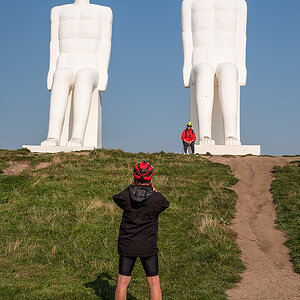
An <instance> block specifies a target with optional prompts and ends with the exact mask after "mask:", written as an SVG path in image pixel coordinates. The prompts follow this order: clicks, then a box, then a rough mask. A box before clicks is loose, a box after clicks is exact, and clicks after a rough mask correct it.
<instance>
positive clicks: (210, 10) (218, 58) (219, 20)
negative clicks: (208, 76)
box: [191, 0, 240, 65]
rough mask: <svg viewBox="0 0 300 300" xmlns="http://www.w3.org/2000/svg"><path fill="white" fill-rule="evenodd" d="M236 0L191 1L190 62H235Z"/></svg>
mask: <svg viewBox="0 0 300 300" xmlns="http://www.w3.org/2000/svg"><path fill="white" fill-rule="evenodd" d="M238 1H240V0H193V3H192V7H191V9H192V32H193V65H195V64H197V63H199V62H211V63H213V64H219V63H222V62H231V63H236V61H237V53H236V34H237V25H238V24H237V22H238Z"/></svg>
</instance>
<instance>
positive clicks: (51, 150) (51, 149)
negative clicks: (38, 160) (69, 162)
mask: <svg viewBox="0 0 300 300" xmlns="http://www.w3.org/2000/svg"><path fill="white" fill-rule="evenodd" d="M23 148H26V149H29V150H30V151H31V152H36V153H59V152H74V151H89V150H94V149H95V147H88V146H83V147H67V146H57V147H42V146H26V145H24V146H23Z"/></svg>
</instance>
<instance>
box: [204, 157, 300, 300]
mask: <svg viewBox="0 0 300 300" xmlns="http://www.w3.org/2000/svg"><path fill="white" fill-rule="evenodd" d="M297 159H298V160H299V157H298V158H296V157H293V158H291V157H252V156H248V157H236V158H235V157H228V158H225V157H219V156H213V157H211V159H210V160H212V161H214V162H219V163H223V164H228V165H230V166H231V168H232V171H233V173H234V175H235V176H236V177H237V178H238V179H239V182H238V184H237V185H235V186H234V187H233V190H235V191H236V193H237V194H238V197H239V199H238V203H237V214H236V219H235V220H234V222H233V226H232V227H233V230H234V231H235V232H237V234H238V239H237V242H238V244H239V246H240V249H241V250H242V256H241V258H242V260H243V262H244V264H245V266H246V268H247V269H246V271H245V272H244V273H243V274H242V281H241V282H240V283H239V284H238V285H237V287H236V288H234V289H232V290H230V291H228V292H227V294H228V296H229V298H230V299H233V300H241V299H247V300H252V299H253V300H254V299H260V300H265V299H270V300H271V299H272V300H275V299H282V300H286V299H300V275H298V274H297V273H295V272H294V271H293V267H292V263H291V262H290V260H289V255H288V249H287V248H286V247H285V246H284V245H283V243H284V242H285V241H286V238H285V236H284V234H283V233H282V232H281V231H279V230H276V229H275V225H274V222H275V219H276V212H275V205H274V203H273V198H272V194H271V192H270V191H269V190H270V187H271V183H272V181H273V179H274V178H273V176H272V173H271V171H272V170H273V167H274V166H283V165H286V164H288V163H289V162H290V161H293V160H297Z"/></svg>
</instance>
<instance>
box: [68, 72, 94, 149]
mask: <svg viewBox="0 0 300 300" xmlns="http://www.w3.org/2000/svg"><path fill="white" fill-rule="evenodd" d="M98 78H99V75H98V73H97V71H96V70H95V69H81V70H79V71H78V72H77V74H76V77H75V86H74V121H73V130H72V138H71V140H70V141H69V142H68V144H67V145H68V146H82V145H83V140H84V134H85V130H86V126H87V121H88V117H89V112H90V107H91V101H92V94H93V91H94V89H95V88H96V87H97V84H98Z"/></svg>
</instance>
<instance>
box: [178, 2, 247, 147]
mask: <svg viewBox="0 0 300 300" xmlns="http://www.w3.org/2000/svg"><path fill="white" fill-rule="evenodd" d="M246 26H247V3H246V1H245V0H184V1H183V3H182V39H183V51H184V65H183V80H184V86H185V87H187V88H191V93H192V88H193V89H194V94H195V95H194V96H195V102H196V104H195V107H194V108H193V109H194V110H195V111H196V113H195V115H197V116H196V117H197V120H198V122H197V123H198V126H199V140H200V142H199V143H200V145H215V140H214V139H213V138H212V128H214V127H216V125H218V124H214V122H215V123H216V122H217V123H218V122H219V123H220V121H215V120H213V110H214V98H216V96H217V98H218V99H219V102H220V103H219V104H220V112H221V113H220V118H222V121H221V123H222V135H223V144H225V145H241V142H240V136H239V135H240V133H239V130H240V128H239V110H240V108H239V97H240V86H244V85H245V84H246V77H247V70H246ZM215 86H216V87H217V88H215ZM215 93H218V95H215ZM191 109H192V108H191Z"/></svg>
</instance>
